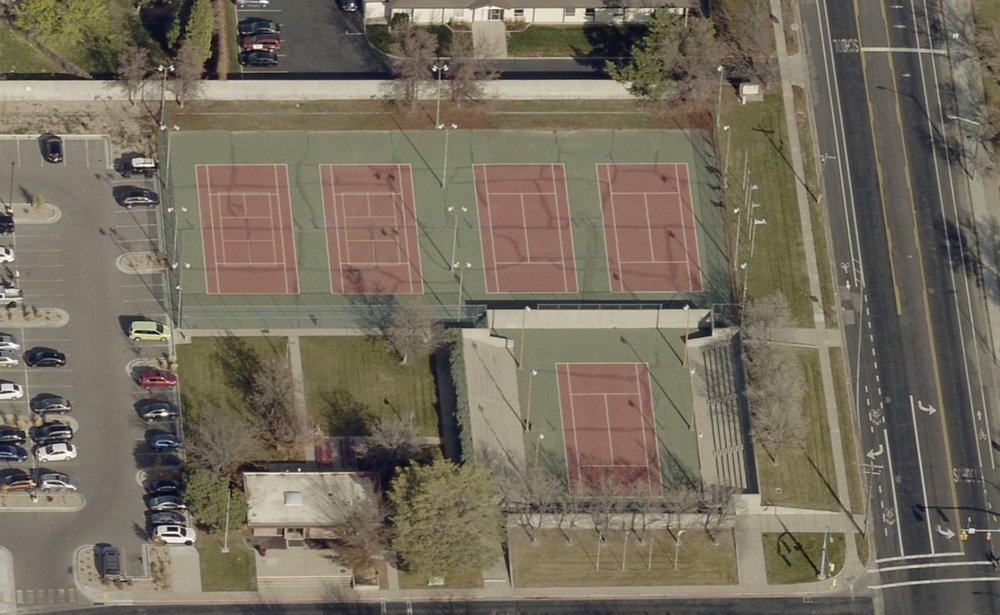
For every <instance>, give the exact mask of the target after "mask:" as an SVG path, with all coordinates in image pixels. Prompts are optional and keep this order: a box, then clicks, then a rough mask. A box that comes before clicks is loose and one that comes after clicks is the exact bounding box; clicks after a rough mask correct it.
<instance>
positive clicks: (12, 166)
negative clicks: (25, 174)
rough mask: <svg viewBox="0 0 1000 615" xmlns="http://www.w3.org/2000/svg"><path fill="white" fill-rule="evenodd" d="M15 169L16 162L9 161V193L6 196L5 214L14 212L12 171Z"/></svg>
mask: <svg viewBox="0 0 1000 615" xmlns="http://www.w3.org/2000/svg"><path fill="white" fill-rule="evenodd" d="M16 167H17V161H15V160H11V161H10V192H9V193H8V195H7V213H13V212H14V169H15V168H16Z"/></svg>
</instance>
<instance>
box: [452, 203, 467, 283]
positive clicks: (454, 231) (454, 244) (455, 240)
mask: <svg viewBox="0 0 1000 615" xmlns="http://www.w3.org/2000/svg"><path fill="white" fill-rule="evenodd" d="M459 211H460V212H462V213H463V214H464V213H465V212H467V211H469V208H468V207H460V208H459ZM448 213H455V208H454V207H449V208H448ZM458 218H459V216H458V214H457V213H456V214H455V226H454V228H453V229H452V232H451V260H450V261H448V262H450V263H451V268H452V269H455V268H456V267H458V264H457V261H456V260H455V251H456V250H458Z"/></svg>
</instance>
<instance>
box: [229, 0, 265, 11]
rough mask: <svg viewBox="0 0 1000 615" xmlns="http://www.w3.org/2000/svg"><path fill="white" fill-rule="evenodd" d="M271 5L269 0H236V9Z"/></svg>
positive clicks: (263, 7)
mask: <svg viewBox="0 0 1000 615" xmlns="http://www.w3.org/2000/svg"><path fill="white" fill-rule="evenodd" d="M269 6H271V0H236V8H238V9H266V8H267V7H269Z"/></svg>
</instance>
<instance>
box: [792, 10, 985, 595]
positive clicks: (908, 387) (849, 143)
mask: <svg viewBox="0 0 1000 615" xmlns="http://www.w3.org/2000/svg"><path fill="white" fill-rule="evenodd" d="M856 7H859V9H858V10H860V14H855V12H854V11H855V8H856ZM802 9H803V21H804V23H805V26H806V32H807V40H808V43H809V55H810V57H811V58H812V59H813V65H814V66H815V67H817V68H814V70H813V74H814V75H815V76H816V77H817V80H816V82H815V83H814V91H813V95H814V97H815V100H816V101H817V114H816V115H817V127H818V130H819V147H820V151H821V153H822V156H821V162H822V165H823V166H822V169H823V179H824V184H825V188H826V191H825V193H826V196H827V198H828V199H829V202H828V210H829V212H830V221H831V232H832V236H833V244H834V248H835V252H836V257H837V261H838V263H839V265H840V268H839V270H838V276H837V278H838V279H837V284H838V286H839V288H840V293H841V299H842V302H841V307H842V308H843V310H844V312H843V313H844V322H845V325H846V332H847V340H848V352H847V354H848V356H849V357H850V359H851V361H852V366H851V367H852V369H851V373H852V383H853V385H854V386H855V390H854V391H853V393H854V396H855V402H856V407H857V409H858V413H859V417H858V419H859V420H858V422H859V424H860V428H861V435H862V443H863V447H864V451H865V453H866V458H865V461H866V462H867V464H866V472H867V473H868V475H869V477H870V481H871V489H870V491H869V494H870V507H871V510H872V511H873V519H872V521H873V525H874V528H873V529H874V536H875V540H876V550H877V554H878V563H879V567H880V568H881V570H882V574H881V581H880V583H879V585H882V586H883V591H884V592H885V605H886V612H887V613H912V612H917V611H919V612H927V613H944V612H947V613H955V614H960V613H963V614H964V613H970V614H971V613H992V612H997V609H998V606H1000V605H998V604H997V603H998V595H997V594H996V593H995V592H993V591H992V589H993V588H995V587H996V585H995V583H996V582H997V581H998V580H1000V579H998V578H997V575H996V573H995V572H993V570H992V568H991V567H990V565H989V562H988V561H987V553H988V552H990V551H991V550H992V547H991V545H990V544H988V543H987V541H986V540H985V534H984V533H979V534H974V535H972V536H971V537H970V539H969V540H968V541H965V542H963V541H961V540H960V532H961V531H962V530H963V528H965V529H968V528H969V527H970V526H971V527H977V528H986V527H991V526H993V527H996V526H997V520H996V519H995V517H994V516H993V515H992V514H991V513H989V511H990V510H991V509H993V508H995V506H993V501H994V500H996V499H997V495H998V494H997V492H996V489H995V488H991V487H989V485H991V484H996V469H995V468H996V465H995V460H994V458H993V454H994V451H993V449H992V447H991V445H990V436H989V434H990V432H991V431H992V429H991V421H993V420H994V418H995V416H996V413H995V406H994V404H993V402H992V399H993V398H994V395H993V393H992V389H993V384H992V383H993V376H992V372H991V371H990V370H991V369H992V362H991V357H989V356H988V348H986V346H988V341H987V340H988V339H989V337H988V336H989V328H988V323H987V321H986V318H985V314H984V312H983V305H984V303H983V301H984V299H983V297H982V295H981V294H980V292H979V289H978V288H977V287H976V284H975V280H974V279H973V277H972V274H971V273H970V272H969V271H968V270H967V269H966V267H965V265H966V264H967V261H968V257H967V256H968V255H967V252H968V251H969V250H970V249H971V248H970V247H968V246H963V244H962V243H961V242H960V240H961V239H962V233H961V231H960V230H958V229H960V228H961V226H962V223H961V222H959V221H960V220H964V219H967V218H968V217H969V216H970V214H969V212H968V192H967V189H968V185H967V183H966V176H965V170H964V169H963V168H962V166H961V164H959V161H960V158H959V156H958V155H959V154H960V152H958V151H956V150H955V148H954V147H953V146H954V142H953V139H952V135H953V134H954V133H955V127H954V126H952V125H950V123H949V122H946V118H947V117H948V115H949V110H948V105H949V104H950V103H949V98H948V95H947V93H948V92H949V91H951V86H950V83H949V81H948V80H949V79H950V78H951V75H950V65H949V64H948V62H947V57H946V56H945V55H943V54H942V53H941V50H943V49H944V48H945V46H944V44H943V41H942V40H941V38H940V37H941V36H943V34H941V33H940V32H942V31H947V28H942V27H941V26H940V24H938V23H937V22H936V20H937V16H938V12H937V7H935V6H928V5H927V4H925V3H924V2H923V1H922V0H921V1H919V2H917V1H914V2H906V3H903V2H900V3H893V4H889V3H882V2H879V3H845V2H822V1H821V2H819V3H817V4H803V5H802ZM932 50H936V51H932ZM951 124H953V122H951Z"/></svg>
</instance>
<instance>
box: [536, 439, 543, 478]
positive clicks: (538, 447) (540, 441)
mask: <svg viewBox="0 0 1000 615" xmlns="http://www.w3.org/2000/svg"><path fill="white" fill-rule="evenodd" d="M544 439H545V434H543V433H540V434H538V440H536V441H535V470H536V471H537V470H538V453H539V451H540V450H541V448H542V440H544Z"/></svg>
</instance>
